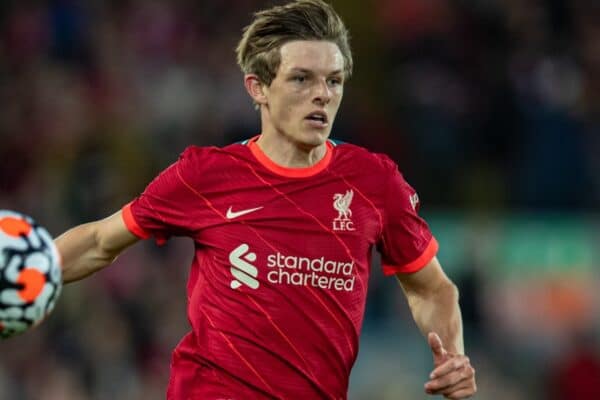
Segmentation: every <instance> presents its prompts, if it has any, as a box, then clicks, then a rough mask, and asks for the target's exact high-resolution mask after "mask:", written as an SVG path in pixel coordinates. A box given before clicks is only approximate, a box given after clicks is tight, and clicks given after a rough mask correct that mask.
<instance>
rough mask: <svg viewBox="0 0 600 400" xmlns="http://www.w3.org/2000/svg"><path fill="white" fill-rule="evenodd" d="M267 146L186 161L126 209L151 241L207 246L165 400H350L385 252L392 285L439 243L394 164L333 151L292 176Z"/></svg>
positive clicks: (346, 149) (342, 148) (352, 149)
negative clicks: (372, 278)
mask: <svg viewBox="0 0 600 400" xmlns="http://www.w3.org/2000/svg"><path fill="white" fill-rule="evenodd" d="M256 139H257V138H253V139H251V140H249V141H246V142H243V143H237V144H233V145H229V146H227V147H224V148H216V147H195V146H192V147H189V148H187V149H186V150H185V152H184V153H183V154H182V156H181V157H180V159H179V160H178V161H177V162H176V163H174V164H173V165H171V166H170V167H169V168H167V169H166V170H165V171H163V172H162V173H161V174H160V175H159V176H158V177H157V178H156V179H155V180H154V181H153V182H152V183H150V185H149V186H148V187H147V188H146V190H145V191H144V193H143V194H142V195H141V196H139V197H138V198H136V199H135V200H134V201H133V202H131V203H130V204H128V205H127V206H125V207H124V208H123V216H124V220H125V223H126V225H127V227H128V228H129V229H130V230H131V232H133V233H134V234H136V235H137V236H139V237H140V238H144V239H146V238H150V237H154V238H155V239H156V240H157V241H159V242H161V241H164V240H167V239H168V238H169V237H170V236H173V235H181V236H189V237H191V238H192V239H193V240H194V242H195V256H194V260H193V262H192V266H191V272H190V276H189V281H188V285H187V295H188V302H189V306H188V317H189V321H190V323H191V327H192V331H191V332H190V333H189V334H188V335H187V336H186V337H185V338H184V339H183V340H182V341H181V342H180V343H179V345H178V346H177V348H176V349H175V351H174V353H173V359H172V364H171V378H170V383H169V388H168V392H167V398H168V399H173V400H180V399H186V400H187V399H263V398H268V399H272V398H280V399H317V398H323V399H345V398H346V397H347V391H348V379H349V376H350V370H351V368H352V365H353V364H354V362H355V360H356V357H357V353H358V340H359V335H360V330H361V325H362V320H363V314H364V308H365V300H366V294H367V293H366V292H367V282H368V279H369V273H370V262H371V252H372V249H373V246H377V247H378V249H379V250H380V251H381V253H382V256H383V273H384V274H386V275H391V274H394V273H396V272H406V273H409V272H415V271H418V270H419V269H420V268H422V267H424V266H425V265H426V264H427V263H428V262H429V261H430V260H431V259H432V258H433V256H434V255H435V254H436V252H437V248H438V245H437V242H436V241H435V239H434V238H433V237H432V235H431V232H430V231H429V228H428V226H427V224H426V223H425V222H424V221H423V220H422V219H421V218H420V217H419V216H418V215H417V210H418V198H417V195H416V193H415V191H414V190H413V189H412V188H411V187H410V186H409V185H408V184H407V183H406V182H405V181H404V179H403V177H402V175H401V174H400V172H399V171H398V168H397V166H396V164H395V163H393V162H392V161H391V160H390V159H389V158H388V157H386V156H384V155H381V154H374V153H371V152H369V151H367V150H365V149H363V148H361V147H358V146H354V145H350V144H336V143H335V142H333V141H331V140H330V141H328V142H327V152H326V155H325V157H324V158H323V159H322V160H321V161H320V162H318V163H317V164H316V165H314V166H312V167H310V168H286V167H282V166H279V165H277V164H275V163H274V162H272V161H271V160H270V159H268V158H267V157H266V155H265V154H264V153H263V152H262V151H261V150H260V148H259V147H258V145H257V144H256V143H255V142H256Z"/></svg>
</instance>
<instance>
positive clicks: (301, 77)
mask: <svg viewBox="0 0 600 400" xmlns="http://www.w3.org/2000/svg"><path fill="white" fill-rule="evenodd" d="M292 80H293V81H294V82H297V83H304V82H306V76H304V75H296V76H293V77H292Z"/></svg>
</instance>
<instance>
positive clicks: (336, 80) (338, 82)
mask: <svg viewBox="0 0 600 400" xmlns="http://www.w3.org/2000/svg"><path fill="white" fill-rule="evenodd" d="M327 84H328V85H329V86H338V85H341V84H342V79H341V78H329V79H327Z"/></svg>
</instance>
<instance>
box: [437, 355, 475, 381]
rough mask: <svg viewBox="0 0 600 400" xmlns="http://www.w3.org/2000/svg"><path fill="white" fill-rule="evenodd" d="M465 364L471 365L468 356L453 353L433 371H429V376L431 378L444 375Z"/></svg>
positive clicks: (465, 365)
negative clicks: (453, 354)
mask: <svg viewBox="0 0 600 400" xmlns="http://www.w3.org/2000/svg"><path fill="white" fill-rule="evenodd" d="M467 366H468V367H470V366H471V361H470V360H469V357H467V356H463V355H455V356H453V357H451V358H449V359H448V360H446V361H445V362H444V363H442V364H441V365H438V366H437V367H436V368H435V369H434V370H433V371H431V374H429V377H430V378H431V379H435V378H437V377H439V376H442V375H446V374H448V373H450V372H452V371H455V370H458V369H462V368H465V367H467Z"/></svg>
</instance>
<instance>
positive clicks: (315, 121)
mask: <svg viewBox="0 0 600 400" xmlns="http://www.w3.org/2000/svg"><path fill="white" fill-rule="evenodd" d="M304 119H305V120H306V121H308V124H309V125H310V126H311V127H313V128H319V129H322V128H325V127H327V126H329V118H328V117H327V113H326V112H325V111H313V112H311V113H310V114H308V115H307V116H306V117H305V118H304Z"/></svg>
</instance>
